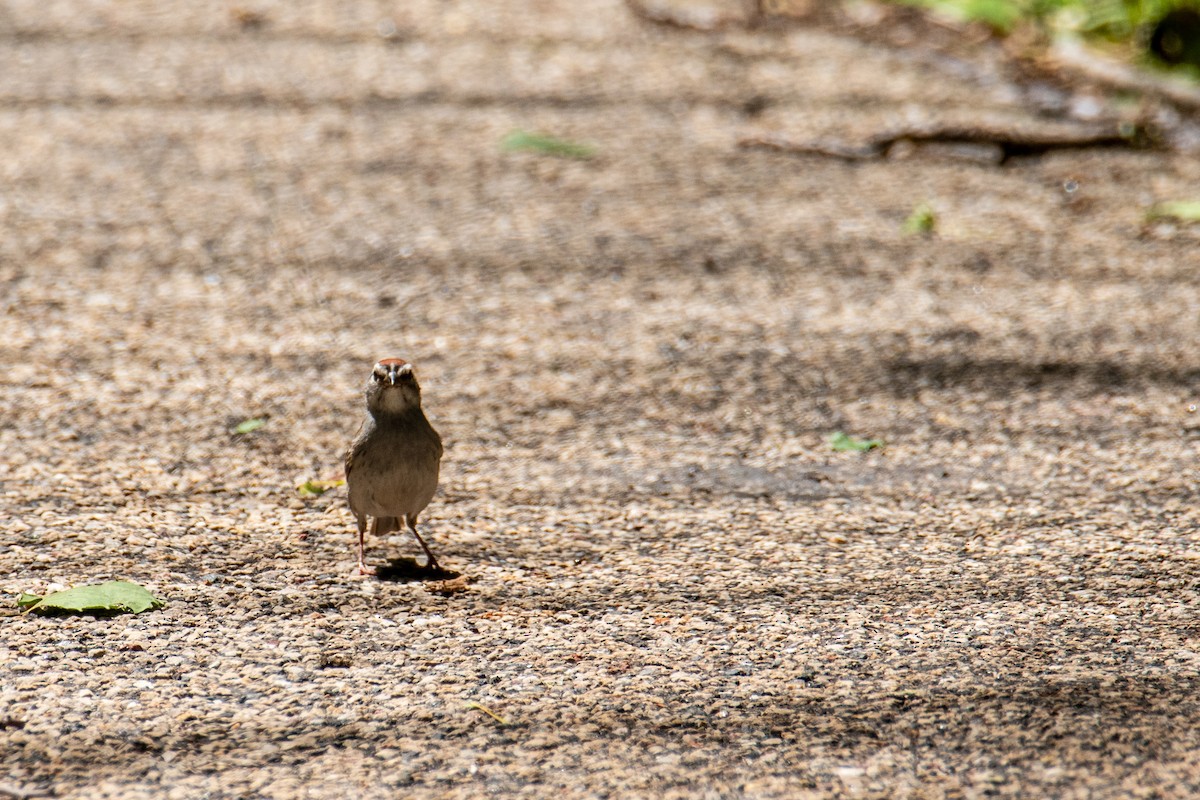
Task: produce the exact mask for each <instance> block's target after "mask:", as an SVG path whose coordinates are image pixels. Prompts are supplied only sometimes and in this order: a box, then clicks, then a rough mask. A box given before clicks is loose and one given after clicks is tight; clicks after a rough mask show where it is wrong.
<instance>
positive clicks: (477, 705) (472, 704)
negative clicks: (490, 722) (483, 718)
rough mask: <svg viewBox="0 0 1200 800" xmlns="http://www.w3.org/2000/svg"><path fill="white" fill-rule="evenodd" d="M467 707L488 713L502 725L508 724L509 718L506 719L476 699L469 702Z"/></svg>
mask: <svg viewBox="0 0 1200 800" xmlns="http://www.w3.org/2000/svg"><path fill="white" fill-rule="evenodd" d="M467 708H470V709H473V710H475V711H482V712H483V713H485V714H487V715H488V716H489V717H491V718H492V719H494V720H496V722H499V723H500V724H501V725H507V724H508V720H506V719H505V718H504V717H502V716H500V715H499V714H497V713H496V712H495V711H492V710H491V709H490V708H488V707H487V706H485V705H483V704H482V703H476V702H475V701H474V700H472V701H470V702H469V703H467Z"/></svg>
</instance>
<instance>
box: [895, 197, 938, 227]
mask: <svg viewBox="0 0 1200 800" xmlns="http://www.w3.org/2000/svg"><path fill="white" fill-rule="evenodd" d="M936 225H937V215H936V214H934V213H933V208H932V207H931V206H930V205H929V204H928V203H921V204H920V205H919V206H917V207H916V208H914V209H913V210H912V213H911V214H909V215H908V219H906V220H904V228H903V230H904V232H905V233H908V234H927V233H933V229H934V226H936Z"/></svg>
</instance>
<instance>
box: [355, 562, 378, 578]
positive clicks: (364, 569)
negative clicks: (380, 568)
mask: <svg viewBox="0 0 1200 800" xmlns="http://www.w3.org/2000/svg"><path fill="white" fill-rule="evenodd" d="M375 572H376V570H375V568H374V567H369V566H367V565H366V564H365V563H363V562H362V561H360V562H358V574H359V575H374V574H375Z"/></svg>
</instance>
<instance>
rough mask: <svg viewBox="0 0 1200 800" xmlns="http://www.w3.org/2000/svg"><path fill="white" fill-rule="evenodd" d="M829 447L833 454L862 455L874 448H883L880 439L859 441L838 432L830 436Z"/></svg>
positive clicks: (856, 438)
mask: <svg viewBox="0 0 1200 800" xmlns="http://www.w3.org/2000/svg"><path fill="white" fill-rule="evenodd" d="M829 446H830V447H832V448H833V451H834V452H835V453H863V452H866V451H867V450H872V449H874V448H876V447H883V440H882V439H859V438H858V437H857V436H850V435H849V434H846V433H842V432H841V431H838V432H837V433H833V434H830V436H829Z"/></svg>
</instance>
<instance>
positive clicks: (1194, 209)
mask: <svg viewBox="0 0 1200 800" xmlns="http://www.w3.org/2000/svg"><path fill="white" fill-rule="evenodd" d="M1146 216H1147V218H1149V219H1173V220H1177V221H1178V222H1200V200H1168V201H1166V202H1164V203H1156V204H1155V205H1153V206H1151V207H1150V210H1149V211H1147V212H1146Z"/></svg>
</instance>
